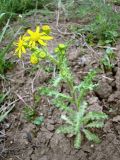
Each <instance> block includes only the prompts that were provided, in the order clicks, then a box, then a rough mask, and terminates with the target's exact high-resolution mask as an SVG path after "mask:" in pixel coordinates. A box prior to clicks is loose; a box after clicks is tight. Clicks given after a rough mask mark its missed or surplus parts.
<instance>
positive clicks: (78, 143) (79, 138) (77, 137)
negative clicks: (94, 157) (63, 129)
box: [74, 132, 82, 149]
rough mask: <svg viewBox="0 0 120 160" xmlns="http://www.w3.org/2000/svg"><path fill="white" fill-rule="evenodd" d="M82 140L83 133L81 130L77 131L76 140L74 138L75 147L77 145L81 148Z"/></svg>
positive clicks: (77, 147)
mask: <svg viewBox="0 0 120 160" xmlns="http://www.w3.org/2000/svg"><path fill="white" fill-rule="evenodd" d="M81 141H82V139H81V133H80V132H79V133H77V135H76V137H75V140H74V147H75V148H76V149H79V148H80V146H81Z"/></svg>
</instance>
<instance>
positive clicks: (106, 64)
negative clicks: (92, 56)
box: [101, 48, 116, 71]
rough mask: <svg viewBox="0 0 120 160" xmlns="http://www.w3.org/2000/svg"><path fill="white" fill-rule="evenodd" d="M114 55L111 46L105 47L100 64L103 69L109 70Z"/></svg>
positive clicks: (112, 66) (111, 66) (112, 63)
mask: <svg viewBox="0 0 120 160" xmlns="http://www.w3.org/2000/svg"><path fill="white" fill-rule="evenodd" d="M115 58H116V56H115V53H114V52H113V50H112V49H111V48H107V49H106V51H105V54H104V55H103V58H102V59H101V64H102V65H103V68H104V70H105V71H111V70H112V69H113V68H114V60H115Z"/></svg>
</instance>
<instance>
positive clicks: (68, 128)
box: [56, 125, 75, 134]
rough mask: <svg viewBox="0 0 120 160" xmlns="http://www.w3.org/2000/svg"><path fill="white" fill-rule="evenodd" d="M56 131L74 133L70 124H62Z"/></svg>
mask: <svg viewBox="0 0 120 160" xmlns="http://www.w3.org/2000/svg"><path fill="white" fill-rule="evenodd" d="M56 132H57V133H63V134H66V133H71V134H75V131H74V127H73V126H72V125H63V126H61V127H59V128H58V129H57V130H56Z"/></svg>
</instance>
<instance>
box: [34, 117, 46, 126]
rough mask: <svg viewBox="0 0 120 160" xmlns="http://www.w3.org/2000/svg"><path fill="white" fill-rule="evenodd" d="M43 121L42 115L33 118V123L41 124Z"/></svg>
mask: <svg viewBox="0 0 120 160" xmlns="http://www.w3.org/2000/svg"><path fill="white" fill-rule="evenodd" d="M43 121H44V116H40V117H37V118H35V120H34V121H33V124H35V125H41V124H42V123H43Z"/></svg>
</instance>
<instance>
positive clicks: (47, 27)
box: [42, 25, 51, 34]
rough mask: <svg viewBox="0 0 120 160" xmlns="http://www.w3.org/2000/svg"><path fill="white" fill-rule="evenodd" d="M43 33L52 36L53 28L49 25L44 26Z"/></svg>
mask: <svg viewBox="0 0 120 160" xmlns="http://www.w3.org/2000/svg"><path fill="white" fill-rule="evenodd" d="M42 31H43V32H45V33H46V34H50V32H51V28H50V26H48V25H44V26H42Z"/></svg>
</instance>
